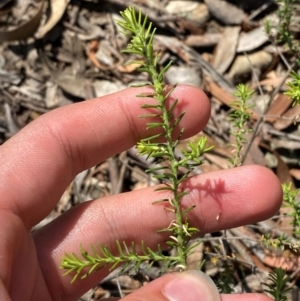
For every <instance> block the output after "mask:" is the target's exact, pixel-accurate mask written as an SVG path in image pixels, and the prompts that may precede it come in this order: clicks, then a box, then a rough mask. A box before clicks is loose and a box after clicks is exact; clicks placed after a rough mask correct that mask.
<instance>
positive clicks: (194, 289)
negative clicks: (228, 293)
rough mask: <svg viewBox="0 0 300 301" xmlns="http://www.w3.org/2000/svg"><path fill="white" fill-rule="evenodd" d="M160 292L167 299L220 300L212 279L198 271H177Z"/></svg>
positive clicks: (191, 300)
mask: <svg viewBox="0 0 300 301" xmlns="http://www.w3.org/2000/svg"><path fill="white" fill-rule="evenodd" d="M162 293H163V294H164V296H165V297H166V298H167V299H168V300H169V301H220V300H221V299H220V294H219V292H218V289H217V287H216V285H215V284H214V283H213V281H212V280H211V279H210V277H208V276H207V275H205V274H204V273H202V272H200V271H186V272H182V273H178V274H177V276H175V277H174V279H173V280H171V281H170V282H168V283H167V284H166V285H165V286H164V287H163V290H162Z"/></svg>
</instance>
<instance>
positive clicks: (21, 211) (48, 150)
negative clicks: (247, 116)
mask: <svg viewBox="0 0 300 301" xmlns="http://www.w3.org/2000/svg"><path fill="white" fill-rule="evenodd" d="M145 91H146V92H147V91H148V92H149V88H130V89H126V90H124V91H121V92H118V93H114V94H111V95H108V96H105V97H100V98H96V99H93V100H90V101H85V102H81V103H77V104H73V105H70V106H66V107H63V108H59V109H57V110H54V111H52V112H50V113H48V114H45V115H44V116H41V117H40V118H38V119H37V120H36V121H34V122H32V123H31V124H29V125H28V126H27V127H25V128H24V129H23V130H22V131H20V132H19V133H18V134H17V135H15V136H14V137H13V138H11V139H10V140H9V141H8V142H6V143H5V144H4V145H2V146H1V147H0V155H1V156H0V166H1V173H0V189H1V192H2V198H1V200H0V207H1V208H3V209H7V210H10V211H13V212H14V213H15V214H17V215H18V216H20V217H21V219H22V220H23V221H24V223H25V225H26V226H27V228H28V229H30V228H31V227H32V226H33V225H35V224H36V223H38V222H39V221H40V220H41V219H43V218H44V217H45V216H46V215H47V214H48V213H49V212H50V211H51V210H52V209H53V208H54V206H55V205H56V203H57V201H58V199H59V198H60V196H61V195H62V193H63V192H64V190H65V187H67V185H68V184H69V183H70V182H71V181H72V179H73V178H74V177H75V176H76V174H77V173H79V172H81V171H82V170H85V169H87V168H89V167H91V166H93V165H95V164H97V163H99V162H101V161H104V160H105V159H106V158H108V157H110V156H113V155H115V154H117V153H119V152H121V151H124V150H126V149H128V148H130V147H131V146H133V145H134V144H135V143H136V142H137V141H138V140H139V139H140V138H142V137H145V135H149V132H147V131H146V129H145V124H146V122H149V119H148V120H145V119H144V118H138V116H139V115H141V114H145V109H141V105H143V104H145V103H149V102H151V101H152V102H153V100H151V99H148V98H147V99H144V98H137V97H136V95H137V94H139V93H141V92H145ZM171 97H172V98H173V99H175V98H178V99H179V102H178V105H177V107H176V108H177V109H176V111H175V112H174V114H175V115H176V114H178V115H179V113H180V112H182V111H186V116H185V117H184V118H183V119H182V121H181V123H180V125H179V126H180V127H184V128H185V129H186V131H185V137H188V136H191V135H193V134H196V133H197V132H199V131H200V130H201V129H202V128H203V127H204V126H205V124H206V122H207V120H208V118H209V110H210V105H209V101H208V99H207V97H206V96H205V94H204V93H203V92H202V91H201V90H199V89H198V88H195V87H192V86H187V85H182V86H178V87H177V88H176V89H175V91H174V92H173V93H172V96H171ZM40 204H42V206H40ZM36 208H38V210H36Z"/></svg>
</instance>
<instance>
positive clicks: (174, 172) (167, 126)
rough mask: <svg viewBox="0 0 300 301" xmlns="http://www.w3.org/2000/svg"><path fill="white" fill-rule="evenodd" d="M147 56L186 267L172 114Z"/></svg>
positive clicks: (179, 246) (181, 256)
mask: <svg viewBox="0 0 300 301" xmlns="http://www.w3.org/2000/svg"><path fill="white" fill-rule="evenodd" d="M146 58H147V64H149V67H150V68H149V70H150V75H151V78H152V81H153V87H154V90H155V93H156V98H157V100H158V102H159V104H160V105H161V112H162V120H163V123H164V127H163V129H164V131H165V137H166V140H167V150H168V154H169V155H170V163H171V173H172V175H173V179H172V180H171V183H172V187H173V191H174V194H173V197H174V199H173V204H174V210H175V220H176V224H177V225H178V227H177V228H176V229H177V231H176V233H174V236H175V237H176V240H177V252H178V257H179V259H180V260H179V265H180V266H184V267H186V265H187V258H186V252H185V248H186V242H185V239H184V230H183V222H182V210H181V206H180V197H179V192H178V189H179V187H178V181H177V178H178V164H177V163H178V160H177V159H176V156H175V150H174V144H173V139H172V136H173V127H172V125H171V123H170V116H169V113H168V109H167V106H166V100H167V99H165V97H164V95H163V91H164V87H163V84H162V83H161V82H160V81H159V79H158V77H159V74H158V72H157V68H156V66H155V65H154V64H153V58H152V57H151V58H150V57H148V56H147V57H146Z"/></svg>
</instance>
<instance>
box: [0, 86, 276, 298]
mask: <svg viewBox="0 0 300 301" xmlns="http://www.w3.org/2000/svg"><path fill="white" fill-rule="evenodd" d="M141 91H143V92H145V88H141V89H138V88H134V89H126V90H124V91H122V92H118V93H115V94H111V95H108V96H105V97H101V98H96V99H93V100H89V101H85V102H81V103H77V104H72V105H70V106H66V107H63V108H59V109H57V110H54V111H52V112H50V113H47V114H45V115H43V116H41V117H39V118H38V119H37V120H35V121H34V122H32V123H31V124H29V125H28V126H26V127H25V128H24V129H23V130H21V131H20V132H19V133H18V134H17V135H15V136H14V137H12V138H11V139H10V140H8V141H7V142H6V143H5V144H3V145H2V146H0V166H1V169H0V189H1V199H0V225H1V226H0V241H1V244H0V300H3V301H8V300H23V301H29V300H30V301H35V300H44V301H50V300H53V301H54V300H55V301H62V300H64V301H66V300H76V299H77V298H78V297H80V296H81V295H82V294H83V293H84V292H86V291H87V290H88V289H89V288H91V287H93V286H94V285H96V284H97V283H98V282H99V281H100V280H101V279H102V278H103V277H105V276H106V275H107V273H108V271H107V269H103V270H100V271H98V272H96V273H94V274H92V275H91V276H90V277H88V278H87V279H85V280H80V281H77V282H75V283H74V284H70V280H71V277H68V276H67V277H62V273H63V271H62V270H61V269H59V265H60V261H61V258H62V256H63V254H64V253H65V252H78V251H79V245H80V243H82V244H83V246H85V247H86V248H88V246H89V244H90V243H93V244H97V242H99V241H101V242H102V244H104V245H109V246H111V248H112V249H113V248H114V244H115V241H116V239H117V240H119V241H123V240H125V241H127V242H129V243H130V242H131V241H132V240H134V241H136V242H137V243H138V242H140V241H141V240H144V241H145V243H146V244H147V245H148V246H150V247H152V248H155V246H156V245H157V244H158V243H163V242H164V240H165V239H166V237H165V236H164V234H161V233H156V230H157V229H160V228H164V227H166V226H168V225H169V224H170V222H171V220H172V214H171V213H170V212H167V211H166V210H163V209H162V207H161V206H160V205H152V202H153V201H154V200H156V199H159V198H161V197H167V196H168V194H167V193H166V192H164V193H162V192H161V193H158V192H154V189H153V187H149V188H146V189H142V190H139V191H133V192H129V193H124V194H120V195H114V196H109V197H106V198H102V199H99V200H94V201H91V202H85V203H83V204H80V205H78V206H75V207H74V208H73V209H71V210H69V211H68V212H66V213H65V214H63V215H62V216H60V217H59V218H57V219H56V220H54V221H53V222H52V223H50V224H48V225H46V226H45V227H43V228H42V229H40V230H39V231H37V232H35V233H34V234H31V233H30V229H31V228H32V227H33V226H34V225H36V224H37V223H38V222H39V221H41V220H42V219H43V218H44V217H46V216H47V215H48V214H49V213H50V212H51V210H53V209H54V207H55V205H56V204H57V202H58V201H59V199H60V197H61V195H62V194H63V192H64V190H65V188H66V187H67V186H68V185H69V183H70V182H71V181H72V179H73V178H74V177H75V176H76V174H78V173H79V172H81V171H82V170H85V169H87V168H89V167H92V166H94V165H95V164H97V163H99V162H102V161H104V160H105V159H107V158H109V157H111V156H113V155H115V154H118V153H120V152H122V151H124V150H126V149H128V148H130V147H132V146H133V145H134V144H135V143H136V142H137V141H138V140H139V139H140V138H142V137H145V136H146V135H148V134H149V133H148V132H147V131H146V130H145V123H146V120H145V119H139V118H137V116H138V115H141V114H143V113H145V111H144V110H143V109H141V108H140V106H141V105H142V104H144V103H145V102H147V103H149V101H151V100H149V99H147V100H145V99H141V98H136V97H135V95H136V94H138V93H139V92H141ZM172 97H173V98H179V99H180V101H179V104H178V107H177V113H178V112H180V111H182V110H185V111H186V116H185V117H184V118H183V120H182V122H181V124H180V127H184V128H185V129H186V130H185V138H186V137H189V136H191V135H194V134H196V133H198V132H199V131H200V130H201V129H202V128H203V127H204V126H205V124H206V122H207V121H208V118H209V114H210V104H209V101H208V99H207V97H206V96H205V95H204V93H203V92H202V91H200V90H199V89H197V88H194V87H191V86H179V87H177V88H176V90H175V91H174V93H173V95H172ZM175 115H176V112H175ZM147 121H149V120H147ZM184 185H185V186H186V187H187V188H188V189H189V190H190V193H189V194H188V195H187V196H185V197H184V199H183V204H184V206H190V205H192V204H196V208H195V209H194V210H193V211H191V212H190V215H189V219H190V222H191V224H193V225H194V226H197V227H198V228H200V229H201V232H202V233H205V232H210V231H217V230H220V229H226V228H230V227H237V226H240V225H243V224H248V223H252V222H257V221H260V220H263V219H266V218H268V217H270V216H272V215H273V214H275V213H276V212H277V210H278V208H279V207H280V204H281V199H282V195H281V187H280V184H279V182H278V180H277V178H276V177H275V176H274V175H273V173H272V172H271V171H269V170H268V169H266V168H263V167H260V166H243V167H240V168H235V169H232V170H224V171H218V172H212V173H207V174H203V175H198V176H195V177H193V178H191V179H189V180H188V181H186V182H185V184H184ZM220 211H221V214H220V218H219V219H218V220H217V219H216V216H217V215H218V214H219V212H220ZM174 277H176V273H172V274H168V275H166V276H164V277H161V278H160V279H157V280H155V281H153V282H151V283H150V284H149V285H146V286H144V287H142V288H141V289H139V290H137V291H136V292H135V293H133V294H131V295H130V296H127V297H126V298H124V299H126V300H129V301H130V300H131V301H133V300H167V299H166V298H165V296H164V295H163V294H162V292H161V290H162V287H163V285H164V284H166V283H168V282H169V281H170V280H172V279H173V278H174ZM222 300H223V301H235V300H240V301H246V300H247V301H252V300H256V301H258V300H259V301H265V300H269V298H267V297H266V296H263V295H258V294H244V295H231V296H226V295H223V296H222Z"/></svg>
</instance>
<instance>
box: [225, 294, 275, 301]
mask: <svg viewBox="0 0 300 301" xmlns="http://www.w3.org/2000/svg"><path fill="white" fill-rule="evenodd" d="M221 300H222V301H274V300H273V299H271V298H269V297H268V296H266V295H263V294H255V293H254V294H231V295H221Z"/></svg>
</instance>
